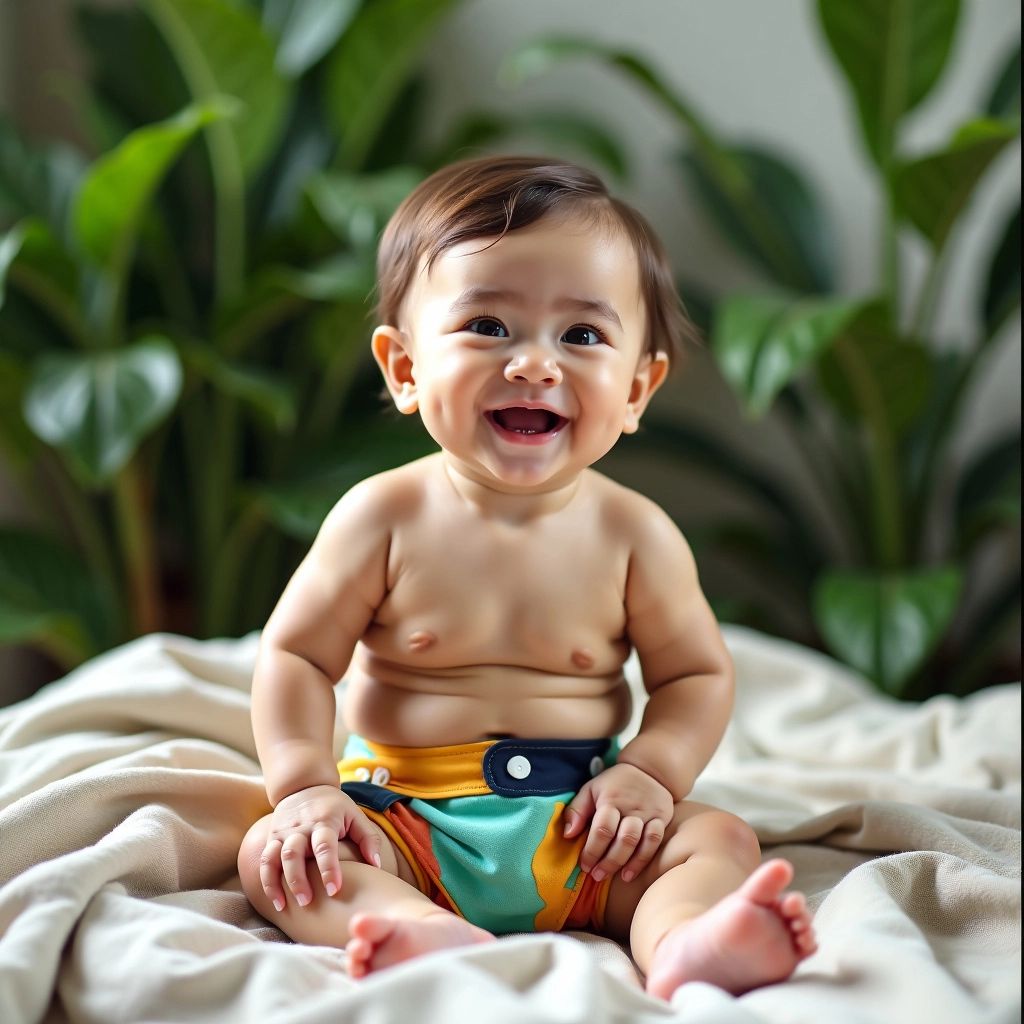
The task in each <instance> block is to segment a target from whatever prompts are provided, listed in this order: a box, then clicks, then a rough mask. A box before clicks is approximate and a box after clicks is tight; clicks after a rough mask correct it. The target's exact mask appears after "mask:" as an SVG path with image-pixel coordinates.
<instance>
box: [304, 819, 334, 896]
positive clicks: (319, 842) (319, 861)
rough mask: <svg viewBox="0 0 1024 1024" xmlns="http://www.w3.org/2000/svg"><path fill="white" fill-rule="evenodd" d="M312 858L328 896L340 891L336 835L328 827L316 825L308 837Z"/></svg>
mask: <svg viewBox="0 0 1024 1024" xmlns="http://www.w3.org/2000/svg"><path fill="white" fill-rule="evenodd" d="M310 841H311V845H312V849H313V856H314V857H315V858H316V866H317V868H319V870H320V877H321V878H322V879H323V880H324V889H326V890H327V895H328V896H334V895H335V894H336V893H338V892H340V891H341V868H340V867H339V865H338V833H337V831H336V830H335V829H333V828H331V827H330V826H328V825H317V827H316V828H315V829H313V835H312V836H310Z"/></svg>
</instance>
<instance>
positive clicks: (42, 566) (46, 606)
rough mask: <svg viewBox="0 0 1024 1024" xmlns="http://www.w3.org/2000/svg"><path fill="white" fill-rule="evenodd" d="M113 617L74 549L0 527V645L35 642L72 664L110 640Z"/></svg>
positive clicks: (18, 530)
mask: <svg viewBox="0 0 1024 1024" xmlns="http://www.w3.org/2000/svg"><path fill="white" fill-rule="evenodd" d="M113 621H114V616H113V614H112V610H111V609H110V607H109V603H108V602H107V600H106V596H105V595H104V593H103V591H102V589H101V588H100V587H99V586H98V585H97V584H96V583H95V581H94V580H93V578H92V576H91V575H90V573H89V571H88V569H87V568H86V566H85V564H84V563H83V562H82V561H81V559H80V558H79V557H78V555H76V554H75V552H73V551H71V550H70V549H68V548H65V547H64V546H63V545H61V544H58V543H57V542H56V541H54V540H52V539H51V538H49V537H47V536H44V535H43V534H40V533H36V532H34V531H30V530H26V529H19V528H12V527H0V644H15V643H25V644H32V645H35V646H39V647H42V648H43V649H44V650H46V651H48V652H49V653H50V654H52V655H53V656H54V657H56V658H57V659H58V660H59V661H60V662H61V663H62V664H63V665H65V666H66V667H71V666H72V665H74V664H76V663H78V662H80V661H84V660H85V659H86V658H88V657H90V656H91V655H94V654H97V653H99V652H100V651H101V650H103V649H104V648H105V647H106V646H108V645H109V644H110V643H111V642H112V641H113V639H114V637H113V636H112V635H111V633H110V623H112V622H113Z"/></svg>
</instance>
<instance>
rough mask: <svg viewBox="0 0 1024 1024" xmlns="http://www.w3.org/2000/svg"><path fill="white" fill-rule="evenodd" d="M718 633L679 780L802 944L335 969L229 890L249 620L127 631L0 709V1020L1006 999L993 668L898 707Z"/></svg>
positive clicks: (959, 1019) (804, 1016) (1011, 1005)
mask: <svg viewBox="0 0 1024 1024" xmlns="http://www.w3.org/2000/svg"><path fill="white" fill-rule="evenodd" d="M727 640H728V642H729V646H730V648H731V650H732V652H733V655H734V657H735V659H736V664H737V668H738V674H739V695H738V700H737V709H736V714H735V718H734V722H733V724H732V725H731V726H730V729H729V732H728V734H727V736H726V739H725V741H724V742H723V744H722V746H721V748H720V750H719V751H718V753H717V754H716V756H715V758H714V760H713V761H712V763H711V765H709V767H708V769H707V771H706V772H705V774H704V776H702V778H701V780H700V781H699V782H698V786H697V789H696V791H695V794H694V795H695V796H696V797H697V798H699V799H703V800H707V801H709V802H711V803H715V804H718V805H719V806H722V807H726V808H728V809H729V810H733V811H736V812H737V813H739V814H741V815H743V816H744V817H745V818H746V819H747V820H749V821H750V822H751V823H752V824H753V825H754V826H755V828H756V829H757V831H758V834H759V835H760V837H761V839H762V842H763V845H764V846H765V851H766V853H782V854H784V855H785V856H787V857H789V858H791V859H792V860H793V862H794V864H795V865H796V869H797V884H798V885H799V886H800V887H802V888H803V889H804V890H805V891H806V892H807V894H808V896H809V899H810V903H811V906H812V908H813V909H814V911H815V919H816V927H817V929H818V932H819V938H820V946H821V948H820V951H819V952H818V953H817V954H816V955H815V956H814V957H812V958H811V959H810V960H808V961H807V962H806V963H804V964H803V965H801V967H800V968H799V970H798V971H797V973H796V975H795V976H794V977H793V978H792V979H791V980H790V981H789V982H787V983H786V984H784V985H778V986H773V987H771V988H767V989H762V990H760V991H757V992H752V993H750V994H748V995H746V996H743V997H741V998H739V999H735V998H733V997H731V996H728V995H726V994H725V993H723V992H721V991H720V990H718V989H715V988H713V987H711V986H708V985H700V984H693V985H687V986H684V987H683V988H682V989H681V990H680V991H679V992H678V993H677V994H676V997H675V999H674V1001H673V1004H672V1006H671V1007H669V1006H666V1005H665V1004H659V1003H657V1002H655V1001H653V1000H650V999H648V998H647V997H646V996H645V995H644V993H643V991H642V989H641V988H640V987H639V984H638V979H637V976H636V974H635V972H634V970H633V967H632V965H631V963H630V961H629V958H628V957H627V956H626V955H625V953H624V952H623V951H622V950H621V948H620V947H618V946H616V945H615V944H614V943H612V942H610V941H608V940H605V939H601V938H597V937H594V936H583V935H572V936H564V935H563V936H521V937H520V936H516V937H511V938H506V939H503V940H502V941H500V942H498V943H496V944H494V945H491V946H486V947H479V948H476V949H472V950H467V951H456V952H452V953H444V954H437V955H433V956H430V957H425V958H423V959H421V960H419V961H417V962H414V963H410V964H406V965H403V966H400V967H398V968H395V969H393V970H391V971H387V972H383V973H381V974H379V975H377V976H375V977H373V978H371V979H369V980H368V981H365V982H361V983H358V984H356V983H354V982H352V981H350V980H349V979H348V978H347V977H346V976H345V973H344V970H343V967H342V963H341V957H340V954H339V953H338V952H337V951H334V950H329V949H322V948H300V947H297V946H294V945H291V944H290V943H287V942H285V941H283V937H282V936H281V934H280V933H279V932H277V931H276V930H275V929H274V928H272V927H271V926H269V925H268V924H267V923H266V922H265V921H263V920H262V919H260V918H258V917H257V916H256V915H255V914H254V913H253V911H252V910H251V909H250V908H249V905H248V903H247V901H246V900H245V898H244V897H243V896H242V895H241V894H240V892H239V891H238V880H237V877H236V874H235V868H234V858H235V852H236V849H237V846H238V843H239V840H240V838H241V836H242V834H243V833H244V831H245V829H246V828H247V827H248V825H249V823H250V822H251V821H252V820H254V819H255V818H256V817H257V815H259V814H260V813H261V812H262V811H263V809H264V806H265V804H264V795H263V790H262V787H261V784H260V779H259V777H258V775H257V771H258V767H257V764H256V762H255V759H254V758H255V753H254V750H253V743H252V737H251V735H250V731H249V717H248V713H249V707H248V704H249V700H248V686H249V676H250V671H251V666H252V661H253V657H254V654H255V646H256V643H255V638H252V637H250V638H247V639H245V640H241V641H237V642H227V641H224V642H210V643H199V642H195V641H190V640H185V639H182V638H179V637H169V636H153V637H148V638H146V639H144V640H141V641H138V642H136V643H133V644H130V645H128V646H127V647H124V648H121V649H120V650H117V651H114V652H112V653H110V654H108V655H106V656H104V657H102V658H98V659H96V660H95V661H93V662H91V663H90V664H88V665H86V666H84V667H83V668H82V669H80V670H79V671H77V672H75V673H74V674H72V675H71V676H70V677H68V678H67V679H65V680H62V681H61V682H58V683H55V684H52V685H51V686H48V687H46V688H45V689H44V690H43V691H41V692H40V693H39V694H38V695H36V696H35V697H34V698H32V699H31V700H28V701H25V702H23V703H22V704H19V705H15V706H14V707H11V708H8V709H4V710H0V1021H3V1022H5V1024H22V1022H29V1021H36V1020H46V1021H54V1022H56V1021H65V1020H74V1021H96V1022H103V1024H112V1022H119V1021H125V1022H140V1021H157V1020H159V1021H179V1020H189V1021H228V1022H236V1021H237V1022H248V1021H254V1022H255V1021H258V1022H272V1024H276V1022H285V1021H287V1022H305V1021H321V1020H323V1021H326V1020H332V1021H354V1022H357V1024H371V1022H372V1024H383V1022H390V1021H394V1022H396V1024H398V1022H401V1024H408V1022H425V1024H458V1022H461V1021H467V1022H468V1021H474V1022H475V1021H484V1022H486V1024H505V1022H508V1024H513V1022H514V1024H523V1022H545V1021H552V1022H555V1021H557V1022H560V1024H577V1022H579V1024H595V1022H627V1021H628V1022H638V1024H646V1022H651V1024H653V1022H661V1024H663V1022H666V1021H690V1022H700V1024H776V1022H777V1024H783V1022H785V1024H800V1022H807V1024H876V1022H877V1024H890V1022H899V1024H907V1022H915V1021H922V1022H925V1024H1001V1022H1004V1021H1005V1022H1006V1024H1010V1022H1016V1021H1018V1020H1019V1019H1020V980H1019V979H1020V831H1019V829H1020V689H1019V687H1017V686H1012V687H1000V688H995V689H993V690H989V691H985V692H983V693H981V694H978V695H976V696H974V697H972V698H970V699H967V700H963V701H956V700H953V699H949V698H940V699H936V700H932V701H930V702H928V703H927V704H924V705H921V706H904V705H900V704H896V703H893V702H891V701H887V700H884V699H881V698H879V697H878V696H876V695H874V694H873V693H871V692H870V691H869V690H868V689H866V688H865V687H864V686H863V685H862V684H861V683H860V682H859V681H858V680H856V679H855V678H853V677H852V676H850V675H849V674H847V673H845V672H843V671H842V670H840V669H838V668H837V667H836V666H835V665H834V664H833V663H832V662H830V661H828V660H827V659H824V658H821V657H820V656H817V655H815V654H812V653H809V652H807V651H805V650H802V649H800V648H797V647H794V646H791V645H787V644H784V643H780V642H778V641H774V640H770V639H768V638H765V637H763V636H760V635H758V634H756V633H752V632H748V631H743V630H738V629H730V630H728V631H727ZM634 722H635V719H634ZM340 738H341V734H340V731H339V739H340Z"/></svg>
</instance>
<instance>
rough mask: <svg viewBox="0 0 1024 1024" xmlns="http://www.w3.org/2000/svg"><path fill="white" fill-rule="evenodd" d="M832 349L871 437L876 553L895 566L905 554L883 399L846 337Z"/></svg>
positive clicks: (893, 451)
mask: <svg viewBox="0 0 1024 1024" xmlns="http://www.w3.org/2000/svg"><path fill="white" fill-rule="evenodd" d="M834 351H835V353H836V357H837V358H838V359H839V361H840V362H841V363H842V365H843V367H844V369H845V370H846V375H847V377H848V379H849V381H850V385H851V387H852V388H853V391H854V394H855V395H856V396H857V403H858V405H859V406H860V408H861V409H862V411H863V413H864V419H865V422H866V424H867V427H868V431H869V433H870V437H871V444H870V448H869V455H868V459H869V470H870V473H871V479H872V483H873V487H872V510H873V516H874V521H875V542H876V554H877V556H878V559H879V561H880V563H881V567H882V568H885V569H895V568H897V567H898V566H899V565H900V564H901V562H902V561H903V557H904V538H903V529H902V522H903V519H902V515H901V512H900V486H899V480H900V477H899V462H898V458H897V451H896V441H895V438H894V437H893V433H892V427H891V425H890V423H889V419H888V417H887V416H886V411H885V404H884V401H883V400H882V397H881V395H880V394H879V391H878V388H877V387H876V385H875V382H874V380H872V377H871V371H870V369H869V368H868V367H867V365H866V364H865V363H864V360H863V359H862V358H861V357H860V353H859V352H858V351H857V348H856V346H855V345H854V344H853V343H852V342H851V341H849V340H848V339H846V338H839V339H837V342H836V344H835V346H834Z"/></svg>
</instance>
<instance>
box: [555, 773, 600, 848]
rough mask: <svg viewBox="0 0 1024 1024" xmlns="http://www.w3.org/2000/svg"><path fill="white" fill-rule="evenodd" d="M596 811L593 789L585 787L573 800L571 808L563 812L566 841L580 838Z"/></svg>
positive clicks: (570, 804)
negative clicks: (576, 837)
mask: <svg viewBox="0 0 1024 1024" xmlns="http://www.w3.org/2000/svg"><path fill="white" fill-rule="evenodd" d="M594 810H595V804H594V791H593V787H591V786H589V785H586V786H584V787H583V788H582V789H581V790H580V791H579V792H578V793H577V794H576V795H575V796H574V797H573V798H572V800H571V802H570V803H569V806H568V807H566V809H565V810H564V811H563V812H562V817H563V818H565V829H564V831H563V833H562V834H563V835H564V836H565V838H566V839H571V838H573V837H574V836H578V835H579V834H580V833H581V832H582V831H583V830H584V829H585V828H586V827H587V822H588V821H590V819H591V818H592V817H593V814H594Z"/></svg>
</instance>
